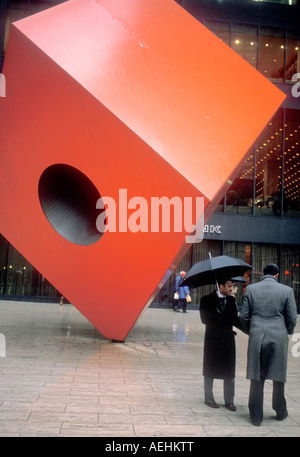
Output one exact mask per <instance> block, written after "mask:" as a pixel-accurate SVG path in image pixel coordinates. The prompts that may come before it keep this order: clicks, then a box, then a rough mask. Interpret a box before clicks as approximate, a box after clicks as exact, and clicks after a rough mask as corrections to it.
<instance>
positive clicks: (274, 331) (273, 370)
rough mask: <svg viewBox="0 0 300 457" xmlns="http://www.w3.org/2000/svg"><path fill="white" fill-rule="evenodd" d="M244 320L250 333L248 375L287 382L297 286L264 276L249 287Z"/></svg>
mask: <svg viewBox="0 0 300 457" xmlns="http://www.w3.org/2000/svg"><path fill="white" fill-rule="evenodd" d="M240 320H241V323H242V325H243V328H244V331H245V332H246V333H248V334H249V342H248V360H247V378H248V379H253V380H257V381H259V380H260V378H261V377H264V378H265V379H271V380H273V381H279V382H286V372H287V357H288V334H292V333H293V331H294V328H295V325H296V320H297V307H296V302H295V297H294V292H293V289H292V288H291V287H288V286H285V285H283V284H279V283H278V282H277V280H276V279H275V277H274V276H271V275H265V276H263V277H262V280H261V281H260V282H258V283H256V284H251V285H249V286H248V287H247V289H246V292H245V295H244V297H243V303H242V310H241V313H240Z"/></svg>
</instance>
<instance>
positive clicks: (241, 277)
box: [231, 276, 247, 282]
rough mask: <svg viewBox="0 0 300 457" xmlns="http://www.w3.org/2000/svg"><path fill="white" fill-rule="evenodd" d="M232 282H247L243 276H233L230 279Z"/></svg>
mask: <svg viewBox="0 0 300 457" xmlns="http://www.w3.org/2000/svg"><path fill="white" fill-rule="evenodd" d="M231 281H232V282H247V279H246V278H245V276H235V277H234V278H231Z"/></svg>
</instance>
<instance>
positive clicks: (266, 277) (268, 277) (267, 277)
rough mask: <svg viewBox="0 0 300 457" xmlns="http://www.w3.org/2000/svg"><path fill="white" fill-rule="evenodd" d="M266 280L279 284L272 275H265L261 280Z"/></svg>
mask: <svg viewBox="0 0 300 457" xmlns="http://www.w3.org/2000/svg"><path fill="white" fill-rule="evenodd" d="M264 279H273V280H274V281H276V282H277V279H276V278H274V276H272V275H264V276H263V277H262V278H261V280H262V281H263V280H264Z"/></svg>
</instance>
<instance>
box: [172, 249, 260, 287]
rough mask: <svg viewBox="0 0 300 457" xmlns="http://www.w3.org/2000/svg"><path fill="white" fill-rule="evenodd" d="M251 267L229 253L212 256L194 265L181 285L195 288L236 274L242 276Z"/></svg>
mask: <svg viewBox="0 0 300 457" xmlns="http://www.w3.org/2000/svg"><path fill="white" fill-rule="evenodd" d="M250 269H252V266H251V265H249V264H248V263H246V262H244V261H243V260H240V259H236V258H234V257H229V256H227V255H220V256H218V257H210V258H209V259H206V260H203V261H201V262H198V263H196V264H195V265H193V266H192V268H191V269H190V271H189V272H188V273H187V275H186V276H185V278H184V280H183V281H182V283H181V285H182V286H189V287H191V288H192V289H193V288H195V287H200V286H205V285H207V284H214V283H216V282H217V283H218V282H220V281H221V280H224V279H226V280H227V279H231V278H234V277H235V276H242V275H243V274H244V273H245V272H246V271H248V270H250Z"/></svg>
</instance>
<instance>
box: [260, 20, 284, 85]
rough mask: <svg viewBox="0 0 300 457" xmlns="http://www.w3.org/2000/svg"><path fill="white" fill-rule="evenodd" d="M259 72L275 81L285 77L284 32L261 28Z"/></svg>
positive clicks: (272, 28) (273, 28) (276, 29)
mask: <svg viewBox="0 0 300 457" xmlns="http://www.w3.org/2000/svg"><path fill="white" fill-rule="evenodd" d="M258 54H259V60H258V68H259V71H260V72H261V73H262V74H263V75H264V76H266V78H269V79H271V80H273V81H277V82H278V81H283V77H284V30H283V29H279V28H275V27H261V30H260V38H259V53H258Z"/></svg>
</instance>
